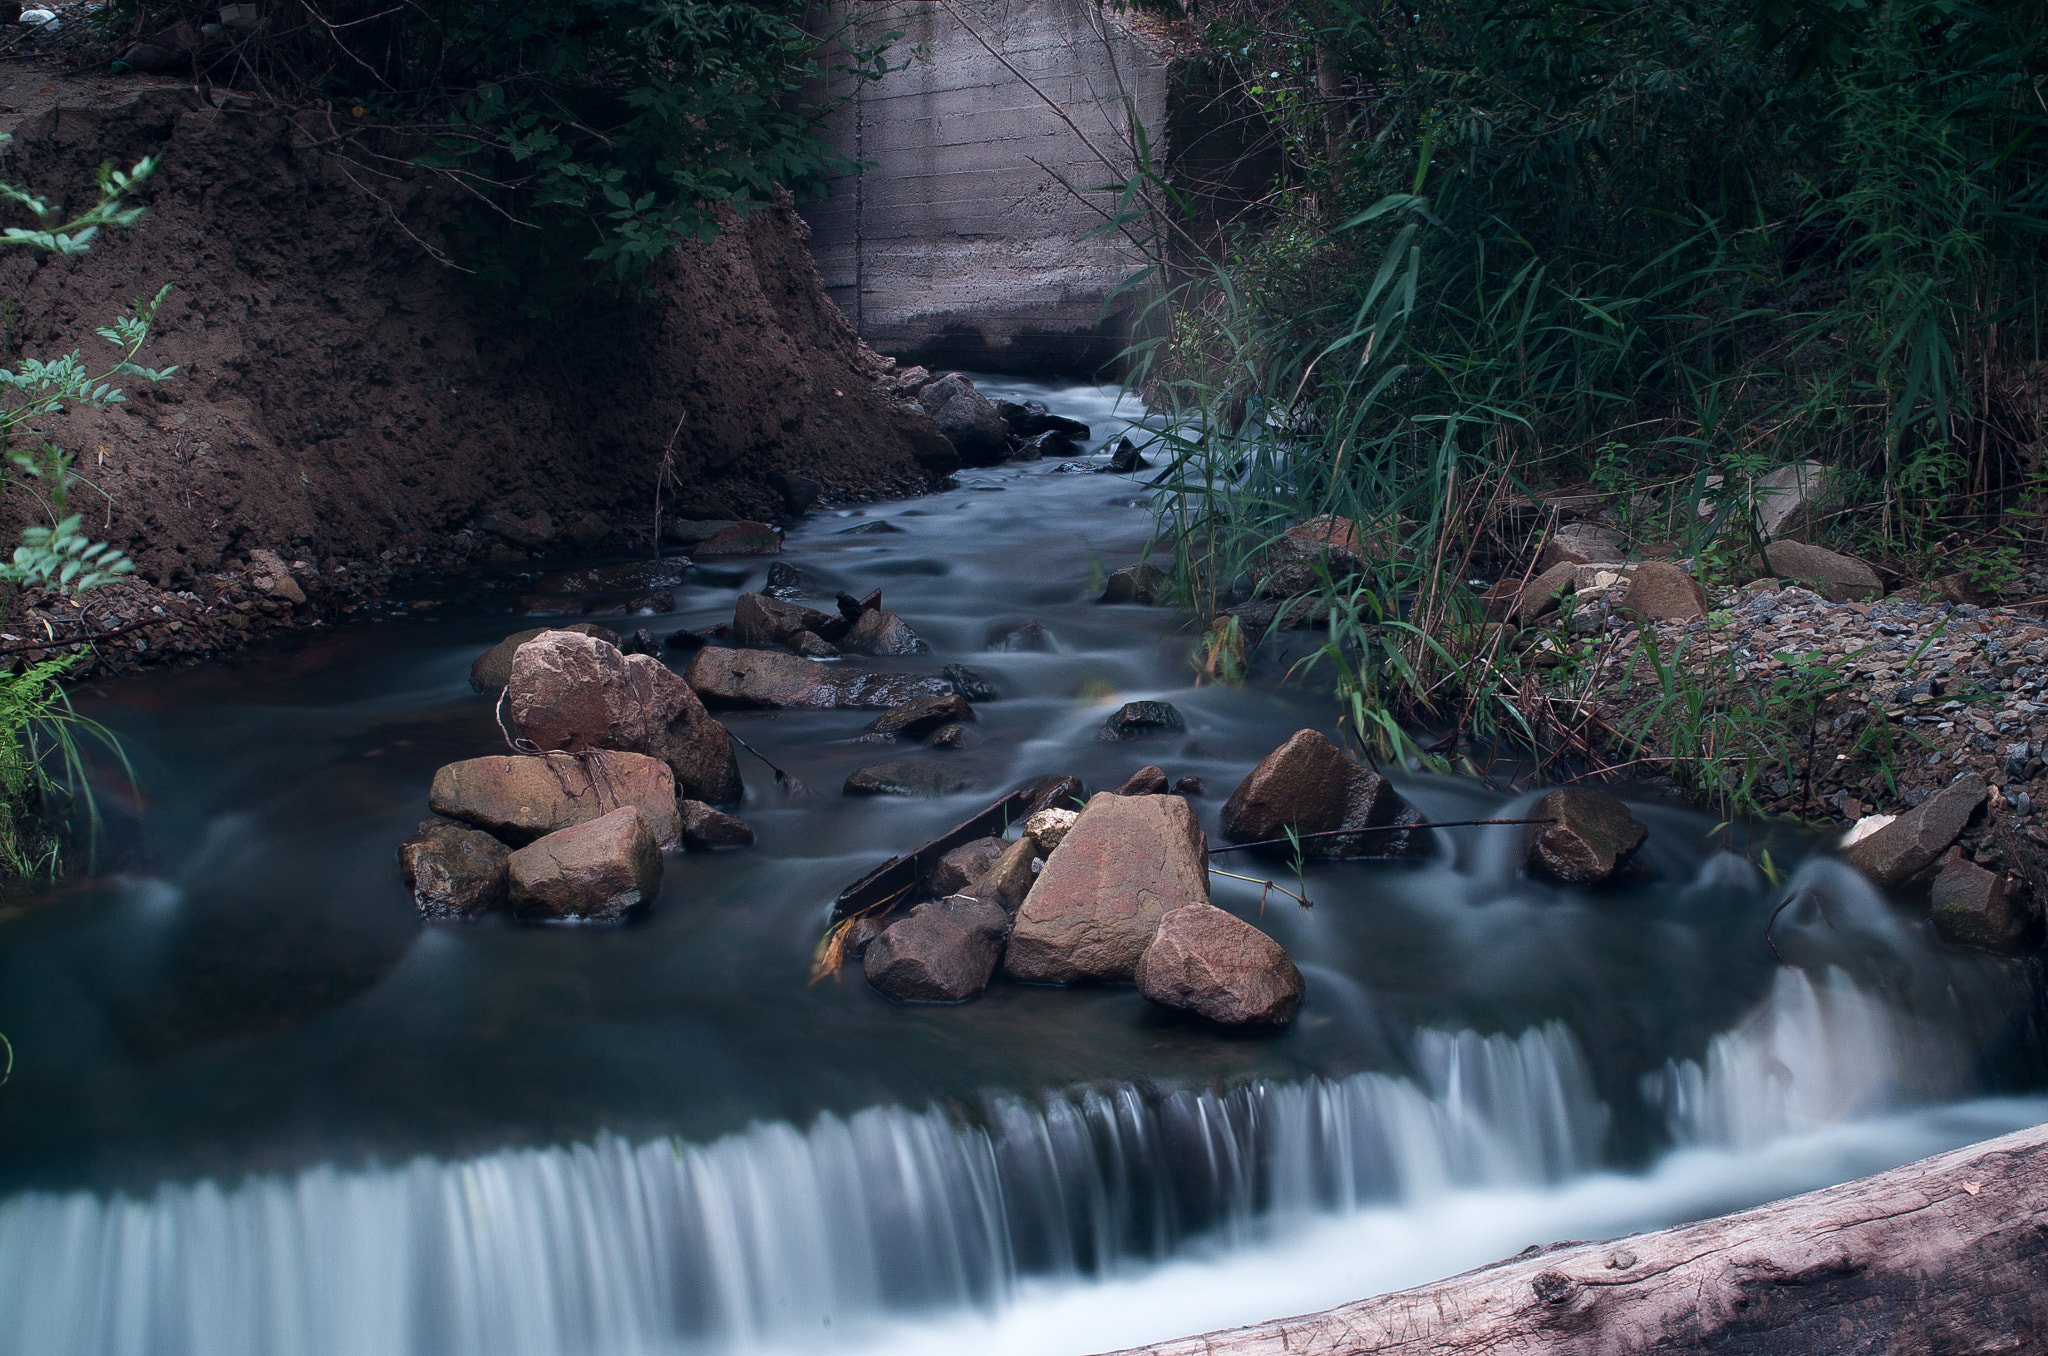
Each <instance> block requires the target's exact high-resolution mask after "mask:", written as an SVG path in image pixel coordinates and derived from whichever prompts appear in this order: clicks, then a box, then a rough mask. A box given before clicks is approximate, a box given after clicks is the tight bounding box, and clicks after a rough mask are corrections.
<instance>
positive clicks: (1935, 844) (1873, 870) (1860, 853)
mask: <svg viewBox="0 0 2048 1356" xmlns="http://www.w3.org/2000/svg"><path fill="white" fill-rule="evenodd" d="M1987 789H1988V788H1986V786H1985V785H1984V779H1983V778H1982V777H1980V776H1978V775H1977V774H1976V773H1974V772H1966V773H1964V774H1963V775H1962V776H1960V777H1958V778H1956V780H1954V781H1952V782H1950V783H1949V784H1948V785H1947V786H1944V787H1942V788H1941V790H1939V791H1937V792H1935V793H1934V794H1933V795H1931V796H1929V797H1928V798H1927V799H1926V800H1924V801H1921V802H1920V804H1919V806H1918V807H1916V808H1915V809H1911V810H1908V811H1907V812H1906V813H1905V814H1902V815H1900V816H1899V817H1898V818H1897V819H1894V820H1893V821H1892V822H1891V823H1889V824H1887V825H1885V826H1884V827H1883V828H1881V829H1879V830H1878V831H1877V832H1876V833H1873V834H1871V835H1870V836H1869V837H1868V838H1863V839H1859V840H1858V841H1856V842H1855V843H1852V844H1850V846H1849V848H1848V850H1847V851H1845V852H1844V853H1843V854H1842V857H1843V860H1845V861H1847V862H1848V863H1849V865H1851V866H1853V867H1855V868H1856V869H1857V870H1858V871H1861V872H1862V873H1863V874H1864V875H1866V876H1868V877H1869V878H1870V879H1871V880H1873V881H1875V882H1876V883H1877V884H1878V885H1881V886H1883V887H1884V888H1886V889H1896V888H1898V887H1899V886H1901V885H1904V884H1905V883H1906V882H1907V881H1909V880H1911V879H1913V878H1914V877H1915V876H1918V875H1920V874H1921V873H1922V872H1923V871H1925V870H1926V869H1927V868H1928V867H1929V866H1931V865H1933V863H1934V859H1935V858H1936V857H1939V856H1940V855H1941V854H1942V852H1943V851H1944V850H1946V849H1947V847H1948V845H1949V844H1950V843H1953V842H1955V841H1956V836H1957V835H1958V834H1960V833H1961V832H1962V831H1963V830H1964V828H1966V827H1967V826H1968V825H1969V823H1970V817H1971V816H1972V815H1974V814H1976V812H1977V807H1978V806H1980V805H1982V804H1983V803H1984V797H1985V794H1986V791H1987Z"/></svg>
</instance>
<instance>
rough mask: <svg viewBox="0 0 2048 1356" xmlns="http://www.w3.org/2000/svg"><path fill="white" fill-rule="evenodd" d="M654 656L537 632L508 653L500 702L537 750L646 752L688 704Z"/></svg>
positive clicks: (681, 687)
mask: <svg viewBox="0 0 2048 1356" xmlns="http://www.w3.org/2000/svg"><path fill="white" fill-rule="evenodd" d="M690 700H691V698H690V689H689V688H688V686H687V685H685V684H684V682H683V680H682V679H681V678H679V677H677V676H676V674H675V672H674V671H673V670H671V669H670V668H669V667H668V666H667V665H665V664H663V663H662V662H661V661H660V660H658V659H655V658H653V657H652V656H650V655H644V654H632V655H629V654H621V653H620V652H619V649H618V647H617V646H615V645H612V644H609V643H607V642H605V641H602V640H597V639H594V638H593V637H590V636H585V635H578V634H577V633H575V632H573V631H543V632H542V633H541V634H540V635H538V636H535V637H534V638H533V639H532V640H529V641H527V642H526V643H525V644H524V645H521V646H520V647H519V649H518V651H517V652H516V653H515V654H514V655H513V656H512V681H511V683H510V685H509V686H508V687H507V689H506V704H507V706H508V707H509V708H510V710H511V714H512V721H513V723H514V724H515V725H517V726H518V727H519V732H520V733H521V734H523V735H525V736H526V737H527V738H528V739H530V740H532V741H533V742H534V743H535V744H536V745H538V746H539V747H541V748H543V749H567V750H569V751H570V752H572V753H575V752H580V751H582V750H584V749H626V750H630V751H631V752H634V753H652V752H654V751H656V750H658V749H659V748H660V747H661V746H662V745H663V744H664V743H665V742H666V741H667V738H668V728H669V725H670V723H671V722H672V721H674V720H675V719H676V718H677V717H678V716H680V715H681V714H683V711H684V708H685V707H686V706H687V705H688V703H689V702H690Z"/></svg>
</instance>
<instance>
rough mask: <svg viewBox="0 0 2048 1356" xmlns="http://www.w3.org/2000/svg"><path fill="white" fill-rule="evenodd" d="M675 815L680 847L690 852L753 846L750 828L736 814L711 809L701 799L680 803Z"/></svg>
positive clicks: (752, 831)
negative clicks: (677, 821)
mask: <svg viewBox="0 0 2048 1356" xmlns="http://www.w3.org/2000/svg"><path fill="white" fill-rule="evenodd" d="M676 812H677V816H678V817H679V818H680V819H681V820H682V839H683V846H684V847H686V848H688V849H690V851H692V852H709V851H711V850H712V849H714V848H742V847H752V846H753V845H754V826H753V825H751V824H749V823H747V821H746V820H744V819H741V818H740V817H739V816H737V815H729V814H726V813H725V812H724V811H722V810H716V809H713V808H712V807H711V806H709V805H706V804H705V803H704V802H703V801H701V800H686V801H683V802H682V803H681V804H679V805H678V806H677V807H676Z"/></svg>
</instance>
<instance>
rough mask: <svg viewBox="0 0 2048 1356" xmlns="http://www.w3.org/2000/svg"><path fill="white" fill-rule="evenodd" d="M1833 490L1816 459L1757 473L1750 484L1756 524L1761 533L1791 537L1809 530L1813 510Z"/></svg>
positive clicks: (1826, 473) (1826, 498) (1811, 523)
mask: <svg viewBox="0 0 2048 1356" xmlns="http://www.w3.org/2000/svg"><path fill="white" fill-rule="evenodd" d="M1833 493H1834V485H1833V481H1832V477H1830V476H1829V475H1828V468H1827V467H1825V466H1823V465H1821V464H1820V463H1819V462H1817V461H1798V462H1793V463H1792V464H1791V465H1789V466H1780V467H1779V468H1778V469H1777V470H1775V471H1772V472H1769V473H1768V474H1766V475H1761V476H1758V477H1757V480H1756V484H1755V485H1754V486H1753V487H1752V497H1753V498H1754V499H1755V501H1756V516H1757V522H1758V525H1759V526H1761V527H1762V528H1763V532H1764V536H1765V537H1766V538H1767V539H1768V538H1771V537H1792V536H1797V535H1799V534H1800V533H1802V532H1805V531H1809V530H1810V529H1811V528H1812V527H1813V524H1814V518H1815V511H1816V510H1817V509H1818V508H1820V507H1821V506H1822V505H1823V504H1824V503H1826V501H1827V500H1828V498H1829V497H1830V496H1831V495H1832V494H1833Z"/></svg>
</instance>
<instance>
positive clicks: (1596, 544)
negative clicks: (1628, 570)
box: [1536, 523, 1628, 571]
mask: <svg viewBox="0 0 2048 1356" xmlns="http://www.w3.org/2000/svg"><path fill="white" fill-rule="evenodd" d="M1627 559H1628V542H1627V539H1626V538H1624V537H1623V536H1622V535H1621V533H1619V532H1616V531H1615V530H1614V529H1613V528H1611V527H1602V526H1601V525H1600V524H1598V523H1566V524H1565V525H1564V526H1563V527H1560V528H1559V529H1557V531H1555V532H1553V533H1551V534H1550V539H1549V540H1548V541H1545V542H1544V543H1543V550H1542V551H1541V552H1540V553H1539V554H1538V555H1537V557H1536V568H1537V570H1539V571H1542V570H1548V569H1551V568H1553V567H1555V566H1558V565H1564V564H1570V565H1595V564H1599V563H1601V562H1604V561H1611V560H1627Z"/></svg>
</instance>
